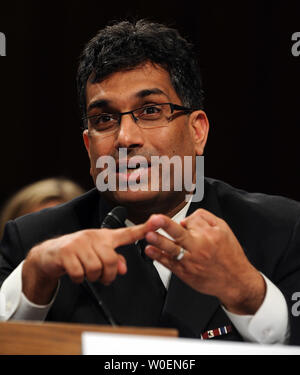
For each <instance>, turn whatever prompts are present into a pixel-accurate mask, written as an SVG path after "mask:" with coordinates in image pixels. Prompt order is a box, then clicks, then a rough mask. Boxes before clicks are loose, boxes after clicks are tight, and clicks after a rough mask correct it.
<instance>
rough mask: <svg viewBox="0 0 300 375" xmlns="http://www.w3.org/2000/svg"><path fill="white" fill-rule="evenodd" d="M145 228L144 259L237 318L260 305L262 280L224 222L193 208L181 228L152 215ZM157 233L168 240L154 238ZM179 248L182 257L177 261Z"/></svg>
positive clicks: (262, 287) (163, 216)
mask: <svg viewBox="0 0 300 375" xmlns="http://www.w3.org/2000/svg"><path fill="white" fill-rule="evenodd" d="M147 226H148V227H147V229H148V233H147V234H146V240H147V241H148V243H149V244H150V245H148V246H147V247H146V249H145V252H146V254H147V255H148V256H149V257H150V258H152V259H153V260H157V261H158V262H160V263H161V264H163V265H164V266H165V267H167V268H169V269H170V270H171V271H172V272H173V273H174V274H175V275H176V276H177V277H179V278H180V279H181V280H182V281H183V282H185V283H186V284H188V285H189V286H190V287H192V288H193V289H195V290H197V291H198V292H201V293H205V294H210V295H214V296H216V297H217V298H219V300H220V301H221V303H222V304H223V305H224V306H225V308H226V309H227V310H228V311H231V312H233V313H236V314H242V315H251V314H254V313H255V312H256V311H257V310H258V308H259V307H260V306H261V304H262V302H263V300H264V296H265V292H266V286H265V282H264V279H263V277H262V275H261V274H260V273H259V272H258V270H256V269H255V268H254V267H253V266H252V264H251V263H250V262H249V260H248V259H247V257H246V255H245V253H244V251H243V249H242V247H241V245H240V243H239V241H238V240H237V238H236V237H235V235H234V234H233V232H232V230H231V229H230V227H229V226H228V225H227V223H226V222H225V221H224V220H222V219H220V218H218V217H216V216H215V215H213V214H212V213H210V212H208V211H206V210H204V209H198V210H196V211H195V212H194V213H193V214H192V215H190V216H188V217H186V218H185V219H184V220H183V221H181V223H180V224H177V223H175V222H174V221H172V220H171V219H170V218H169V217H167V216H165V215H152V216H151V217H150V218H149V220H148V222H147ZM159 228H161V229H163V230H164V231H166V232H167V233H168V234H169V235H170V236H171V237H172V238H173V240H170V239H168V238H166V237H164V236H162V235H160V234H158V233H156V232H155V231H156V230H157V229H159ZM181 248H184V249H185V253H184V256H183V258H182V259H180V260H177V259H176V257H177V255H178V254H179V252H180V249H181Z"/></svg>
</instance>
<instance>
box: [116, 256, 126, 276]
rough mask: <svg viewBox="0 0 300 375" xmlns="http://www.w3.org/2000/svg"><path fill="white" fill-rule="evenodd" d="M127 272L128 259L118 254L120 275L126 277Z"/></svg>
mask: <svg viewBox="0 0 300 375" xmlns="http://www.w3.org/2000/svg"><path fill="white" fill-rule="evenodd" d="M126 272H127V264H126V259H125V258H124V257H123V255H121V254H118V273H119V274H120V275H124V274H125V273H126Z"/></svg>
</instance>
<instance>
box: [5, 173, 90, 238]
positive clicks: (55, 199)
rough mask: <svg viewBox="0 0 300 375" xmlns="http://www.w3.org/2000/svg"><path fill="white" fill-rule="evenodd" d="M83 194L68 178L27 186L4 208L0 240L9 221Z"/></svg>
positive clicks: (52, 179)
mask: <svg viewBox="0 0 300 375" xmlns="http://www.w3.org/2000/svg"><path fill="white" fill-rule="evenodd" d="M83 193H84V190H83V189H82V188H81V186H79V185H78V184H76V183H75V182H73V181H71V180H68V179H66V178H48V179H45V180H41V181H38V182H35V183H33V184H30V185H28V186H25V187H24V188H22V189H21V190H19V191H18V192H17V193H16V194H15V195H13V196H12V197H11V198H10V199H9V200H8V201H7V202H6V203H5V204H4V206H3V209H2V212H1V214H0V238H1V237H2V235H3V230H4V227H5V224H6V222H7V221H9V220H12V219H15V218H16V217H19V216H22V215H25V214H28V213H30V212H36V211H39V210H41V209H43V208H47V207H52V206H56V205H57V204H60V203H64V202H67V201H69V200H71V199H73V198H75V197H77V196H79V195H81V194H83Z"/></svg>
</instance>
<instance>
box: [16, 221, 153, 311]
mask: <svg viewBox="0 0 300 375" xmlns="http://www.w3.org/2000/svg"><path fill="white" fill-rule="evenodd" d="M146 226H147V224H146V223H145V224H141V225H135V226H133V227H129V228H120V229H88V230H82V231H79V232H75V233H71V234H67V235H64V236H61V237H58V238H54V239H50V240H47V241H45V242H43V243H41V244H39V245H37V246H35V247H33V248H32V249H31V250H30V252H29V253H28V256H27V258H26V260H25V262H24V264H23V273H22V285H23V288H22V290H23V293H24V294H25V296H26V297H27V298H28V299H29V301H31V302H33V303H36V304H38V305H46V304H48V303H49V302H50V301H51V299H52V297H53V295H54V292H55V290H56V288H57V283H58V280H59V278H60V277H61V276H62V275H64V274H67V275H69V276H70V278H71V279H72V281H74V282H75V283H81V282H83V280H84V278H86V279H88V280H89V281H92V282H93V281H96V280H99V281H100V282H102V283H103V284H105V285H108V284H110V283H111V282H112V281H114V280H115V278H116V276H117V275H118V274H121V275H123V274H125V273H126V272H127V267H126V260H125V258H124V257H123V256H122V255H120V254H118V253H117V252H116V251H115V249H116V248H117V247H119V246H123V245H127V244H130V243H133V242H135V241H137V240H139V239H142V238H143V237H144V236H145V234H146Z"/></svg>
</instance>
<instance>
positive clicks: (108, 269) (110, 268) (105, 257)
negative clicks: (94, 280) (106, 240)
mask: <svg viewBox="0 0 300 375" xmlns="http://www.w3.org/2000/svg"><path fill="white" fill-rule="evenodd" d="M101 261H102V265H103V269H102V274H101V276H100V281H101V282H102V283H103V284H105V285H108V284H110V283H111V282H112V281H114V280H115V278H116V276H117V274H118V263H119V257H118V254H117V253H116V252H115V251H114V249H113V248H111V247H104V246H103V247H102V249H101Z"/></svg>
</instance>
